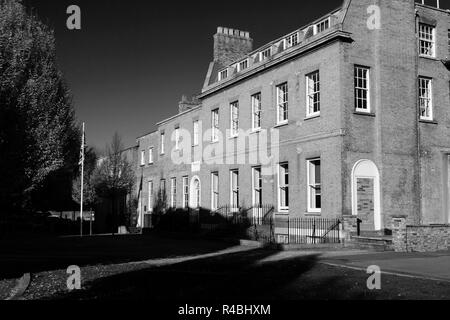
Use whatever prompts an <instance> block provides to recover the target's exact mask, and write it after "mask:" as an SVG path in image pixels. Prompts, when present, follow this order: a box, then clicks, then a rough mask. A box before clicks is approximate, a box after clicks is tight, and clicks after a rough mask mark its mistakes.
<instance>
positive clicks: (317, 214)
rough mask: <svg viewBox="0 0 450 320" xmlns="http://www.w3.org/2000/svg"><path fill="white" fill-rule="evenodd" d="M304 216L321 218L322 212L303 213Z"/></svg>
mask: <svg viewBox="0 0 450 320" xmlns="http://www.w3.org/2000/svg"><path fill="white" fill-rule="evenodd" d="M305 215H307V216H321V215H322V211H316V212H312V211H307V212H305Z"/></svg>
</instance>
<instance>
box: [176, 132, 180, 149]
mask: <svg viewBox="0 0 450 320" xmlns="http://www.w3.org/2000/svg"><path fill="white" fill-rule="evenodd" d="M179 148H180V128H179V127H176V128H175V150H178V149H179Z"/></svg>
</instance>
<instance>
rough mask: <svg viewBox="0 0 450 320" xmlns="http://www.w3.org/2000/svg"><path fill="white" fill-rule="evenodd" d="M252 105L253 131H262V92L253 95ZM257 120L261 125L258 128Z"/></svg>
mask: <svg viewBox="0 0 450 320" xmlns="http://www.w3.org/2000/svg"><path fill="white" fill-rule="evenodd" d="M250 99H251V104H252V130H253V131H257V130H261V114H262V95H261V92H258V93H255V94H253V95H252V96H251V97H250ZM256 102H257V103H256ZM256 119H258V123H259V125H258V126H256V125H255V124H256Z"/></svg>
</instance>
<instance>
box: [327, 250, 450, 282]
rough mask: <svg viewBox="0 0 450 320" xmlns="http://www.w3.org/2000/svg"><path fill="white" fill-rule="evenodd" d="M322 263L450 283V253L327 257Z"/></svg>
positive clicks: (393, 253) (385, 253)
mask: <svg viewBox="0 0 450 320" xmlns="http://www.w3.org/2000/svg"><path fill="white" fill-rule="evenodd" d="M321 261H322V262H324V263H329V264H332V265H338V266H344V267H350V268H361V269H367V267H369V266H371V265H376V266H379V267H380V269H381V272H382V273H383V272H385V273H394V274H400V275H405V276H414V277H419V278H424V279H433V280H444V281H449V282H450V251H446V252H436V253H396V252H380V253H365V254H360V255H358V254H356V255H348V256H346V255H342V256H334V257H330V256H326V255H324V256H323V257H322V260H321Z"/></svg>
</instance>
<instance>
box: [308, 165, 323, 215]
mask: <svg viewBox="0 0 450 320" xmlns="http://www.w3.org/2000/svg"><path fill="white" fill-rule="evenodd" d="M307 163H308V168H307V171H308V173H307V174H308V212H320V211H321V206H322V191H321V190H322V189H321V176H320V159H312V160H308V162H307Z"/></svg>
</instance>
